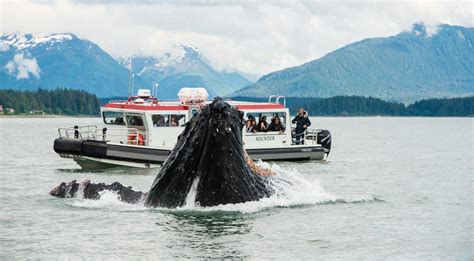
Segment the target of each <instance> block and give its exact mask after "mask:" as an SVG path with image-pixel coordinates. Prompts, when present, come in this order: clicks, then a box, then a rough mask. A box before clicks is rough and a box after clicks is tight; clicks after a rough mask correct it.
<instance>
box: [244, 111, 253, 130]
mask: <svg viewBox="0 0 474 261" xmlns="http://www.w3.org/2000/svg"><path fill="white" fill-rule="evenodd" d="M252 120H255V118H254V117H253V116H252V115H248V117H247V121H246V122H245V130H246V132H252V129H253V126H254V125H253V124H252Z"/></svg>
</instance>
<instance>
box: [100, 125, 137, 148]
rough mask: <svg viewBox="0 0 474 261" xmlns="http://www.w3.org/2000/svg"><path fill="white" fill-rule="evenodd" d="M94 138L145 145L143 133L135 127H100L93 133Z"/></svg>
mask: <svg viewBox="0 0 474 261" xmlns="http://www.w3.org/2000/svg"><path fill="white" fill-rule="evenodd" d="M94 137H95V140H102V141H107V142H109V141H113V142H118V143H122V144H132V145H145V138H146V136H145V133H144V132H141V131H140V130H139V129H137V128H102V129H97V130H96V131H95V134H94Z"/></svg>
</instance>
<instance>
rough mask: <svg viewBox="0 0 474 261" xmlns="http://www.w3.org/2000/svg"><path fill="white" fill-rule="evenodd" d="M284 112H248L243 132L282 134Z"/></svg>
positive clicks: (284, 121) (284, 127)
mask: <svg viewBox="0 0 474 261" xmlns="http://www.w3.org/2000/svg"><path fill="white" fill-rule="evenodd" d="M285 123H286V113H285V112H248V113H247V115H246V118H245V127H244V128H245V129H244V130H245V131H246V132H247V133H249V134H251V133H256V132H274V133H280V134H281V133H284V132H285V131H286V126H285Z"/></svg>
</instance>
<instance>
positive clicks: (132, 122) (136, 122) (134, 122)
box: [127, 115, 143, 127]
mask: <svg viewBox="0 0 474 261" xmlns="http://www.w3.org/2000/svg"><path fill="white" fill-rule="evenodd" d="M127 125H128V126H130V127H142V126H143V118H142V116H141V115H127Z"/></svg>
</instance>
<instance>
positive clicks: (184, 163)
mask: <svg viewBox="0 0 474 261" xmlns="http://www.w3.org/2000/svg"><path fill="white" fill-rule="evenodd" d="M244 124H245V122H244V119H243V112H242V111H240V110H238V109H237V108H235V107H233V106H231V105H230V104H229V103H227V102H225V100H224V99H222V98H219V97H217V98H215V99H214V101H213V102H212V103H210V104H208V105H206V106H204V107H203V108H201V111H200V112H199V113H198V114H196V115H195V116H194V117H193V118H192V119H191V120H190V121H189V122H187V123H186V126H185V129H184V131H183V132H182V133H181V135H180V136H179V137H178V141H177V143H176V145H175V147H174V149H173V150H172V152H171V153H170V155H169V156H168V158H167V159H166V161H165V162H164V163H163V166H162V168H161V170H160V172H159V173H158V175H157V176H156V178H155V180H154V182H153V184H152V186H151V189H150V190H149V192H147V193H143V192H140V191H134V190H133V189H132V188H131V187H125V186H123V185H122V184H120V183H118V182H116V183H113V184H111V185H106V184H104V183H99V184H93V183H91V182H89V181H87V182H86V185H87V186H85V187H84V186H83V187H84V193H83V195H84V198H91V199H98V198H99V197H100V193H99V192H100V191H103V190H112V191H115V192H116V193H117V194H119V199H120V200H122V201H125V202H127V203H137V202H139V201H140V200H141V199H144V204H145V206H147V207H166V208H176V207H181V206H184V205H186V204H192V205H198V206H203V207H209V206H216V205H220V204H235V203H243V202H247V201H257V200H259V199H261V198H263V197H269V196H271V195H272V193H273V191H272V189H271V186H270V185H269V179H270V178H271V177H272V176H273V175H274V173H273V172H272V171H271V170H269V169H263V168H261V167H259V166H257V165H255V164H254V163H253V161H252V160H251V159H250V158H249V157H248V155H247V154H246V152H245V150H244V148H243V141H242V129H243V126H244ZM76 184H78V183H77V182H76V181H73V182H70V183H64V182H63V183H61V184H60V185H59V186H57V187H56V188H54V189H53V190H52V191H51V192H50V194H51V195H53V196H56V197H74V196H75V195H76V194H77V193H76V192H77V190H78V187H79V185H76ZM74 187H75V188H74ZM88 187H90V188H89V190H92V191H93V192H87V193H86V189H87V188H88ZM92 188H93V189H92ZM97 196H99V197H97Z"/></svg>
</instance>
